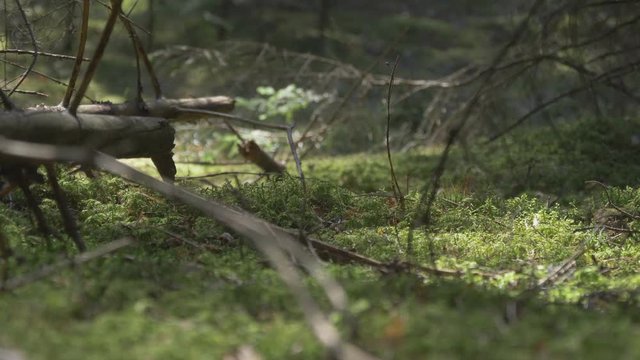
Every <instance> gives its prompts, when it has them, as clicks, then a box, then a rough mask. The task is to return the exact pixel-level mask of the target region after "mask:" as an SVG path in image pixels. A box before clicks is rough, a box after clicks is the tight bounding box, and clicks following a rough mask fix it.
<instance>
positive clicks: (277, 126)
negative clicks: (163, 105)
mask: <svg viewBox="0 0 640 360" xmlns="http://www.w3.org/2000/svg"><path fill="white" fill-rule="evenodd" d="M175 110H176V111H179V112H181V113H183V114H200V115H209V116H213V117H218V118H222V119H225V120H232V121H235V122H238V123H240V124H243V125H247V126H249V127H251V128H257V129H262V130H269V131H271V130H281V131H286V133H287V141H288V142H289V148H290V149H291V154H292V155H293V159H294V161H295V162H296V170H297V171H298V176H299V177H300V181H301V182H302V185H303V186H304V187H305V188H306V183H305V181H304V173H303V172H302V162H301V160H300V157H299V156H298V152H297V145H296V143H295V142H294V141H293V125H284V124H273V123H265V122H262V121H256V120H251V119H245V118H243V117H240V116H235V115H230V114H225V113H221V112H217V111H210V110H200V109H188V108H183V107H176V108H175ZM229 126H231V125H229ZM234 131H235V130H234ZM236 136H240V134H239V133H237V132H236ZM240 139H242V138H241V137H240Z"/></svg>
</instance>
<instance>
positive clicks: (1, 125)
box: [0, 111, 176, 180]
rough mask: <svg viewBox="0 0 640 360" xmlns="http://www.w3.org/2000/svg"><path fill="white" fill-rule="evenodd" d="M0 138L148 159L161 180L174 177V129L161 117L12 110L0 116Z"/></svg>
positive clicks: (118, 156)
mask: <svg viewBox="0 0 640 360" xmlns="http://www.w3.org/2000/svg"><path fill="white" fill-rule="evenodd" d="M0 135H2V136H4V137H6V138H9V139H12V140H22V141H28V142H34V143H40V144H50V145H78V146H83V147H87V148H91V149H96V150H99V151H101V152H104V153H106V154H110V155H111V156H113V157H116V158H139V157H146V158H151V160H152V161H153V162H154V164H155V165H156V168H158V172H159V173H160V175H161V176H162V177H163V178H165V179H169V180H173V179H174V177H175V174H176V168H175V165H174V163H173V160H172V150H173V147H174V143H173V142H174V137H175V130H174V129H173V127H171V125H170V124H169V122H168V121H167V120H166V119H163V118H157V117H141V116H109V115H90V114H78V115H77V117H73V116H72V115H71V114H69V113H67V112H57V111H28V112H18V111H11V112H4V113H0Z"/></svg>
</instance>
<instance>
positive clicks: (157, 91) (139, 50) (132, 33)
mask: <svg viewBox="0 0 640 360" xmlns="http://www.w3.org/2000/svg"><path fill="white" fill-rule="evenodd" d="M120 21H121V22H122V24H123V25H124V28H125V29H126V30H127V32H128V33H129V37H131V41H132V42H133V46H134V48H135V50H136V54H137V55H136V56H140V58H142V62H143V63H144V66H145V67H146V68H147V74H148V75H149V79H151V84H152V85H153V91H154V95H155V97H156V99H160V98H162V88H161V87H160V81H158V77H157V76H156V72H155V71H154V69H153V65H152V64H151V61H150V60H149V56H148V55H147V52H146V50H145V49H144V46H143V45H142V41H140V38H139V37H138V34H137V33H136V30H135V29H134V28H133V25H132V22H131V20H130V19H129V18H127V17H126V16H125V15H124V14H120ZM136 61H137V60H136ZM138 73H139V72H138Z"/></svg>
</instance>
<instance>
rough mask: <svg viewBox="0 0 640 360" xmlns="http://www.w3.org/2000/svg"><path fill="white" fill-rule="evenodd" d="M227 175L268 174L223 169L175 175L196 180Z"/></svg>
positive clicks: (178, 178)
mask: <svg viewBox="0 0 640 360" xmlns="http://www.w3.org/2000/svg"><path fill="white" fill-rule="evenodd" d="M229 175H253V176H265V175H269V174H268V173H256V172H246V171H225V172H219V173H214V174H205V175H197V176H181V177H177V178H176V180H196V179H206V178H212V177H217V176H229Z"/></svg>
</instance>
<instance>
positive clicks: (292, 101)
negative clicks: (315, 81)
mask: <svg viewBox="0 0 640 360" xmlns="http://www.w3.org/2000/svg"><path fill="white" fill-rule="evenodd" d="M256 92H257V93H258V95H259V96H257V97H254V98H251V99H245V98H240V97H239V98H237V99H236V101H237V105H238V106H239V107H241V108H245V109H247V110H250V111H252V112H255V113H257V114H259V115H258V118H259V119H260V120H270V121H277V120H284V121H286V122H287V123H291V122H293V119H294V115H295V114H296V113H297V112H298V111H300V110H304V109H306V108H307V107H308V106H309V105H311V104H312V103H319V102H321V101H323V100H325V99H327V98H329V97H330V95H329V94H327V93H324V94H318V93H316V92H315V91H313V90H306V89H303V88H300V87H297V86H296V85H294V84H289V85H287V86H286V87H284V88H282V89H278V90H276V89H274V88H273V87H272V86H259V87H258V88H257V89H256Z"/></svg>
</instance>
